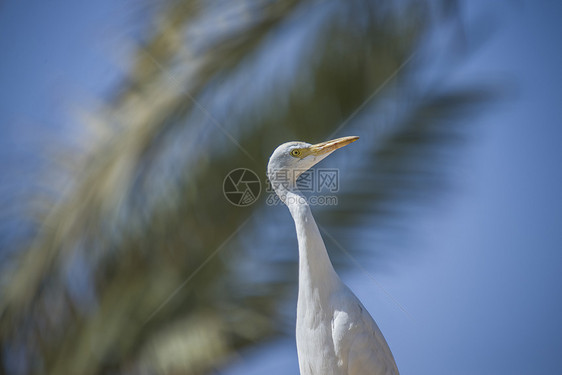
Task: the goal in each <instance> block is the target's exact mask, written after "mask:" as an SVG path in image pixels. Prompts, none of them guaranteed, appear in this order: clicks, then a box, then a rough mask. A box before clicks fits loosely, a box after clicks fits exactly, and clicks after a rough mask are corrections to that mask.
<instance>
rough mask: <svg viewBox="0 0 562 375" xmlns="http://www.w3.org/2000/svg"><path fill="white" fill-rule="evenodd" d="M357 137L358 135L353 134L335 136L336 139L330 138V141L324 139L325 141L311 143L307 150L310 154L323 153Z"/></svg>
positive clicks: (346, 143) (353, 140) (344, 144)
mask: <svg viewBox="0 0 562 375" xmlns="http://www.w3.org/2000/svg"><path fill="white" fill-rule="evenodd" d="M358 139H359V137H355V136H352V137H342V138H336V139H332V140H331V141H326V142H322V143H317V144H315V145H312V146H310V147H309V150H310V153H311V154H312V155H316V156H318V155H323V154H326V153H328V152H332V151H335V150H337V149H338V148H341V147H343V146H347V145H348V144H350V143H353V142H355V141H356V140H358Z"/></svg>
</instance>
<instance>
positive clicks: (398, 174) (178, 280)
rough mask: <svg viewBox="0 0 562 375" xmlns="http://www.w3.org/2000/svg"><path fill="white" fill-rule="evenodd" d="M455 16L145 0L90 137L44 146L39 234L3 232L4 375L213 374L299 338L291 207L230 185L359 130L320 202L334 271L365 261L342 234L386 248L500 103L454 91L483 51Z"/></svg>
mask: <svg viewBox="0 0 562 375" xmlns="http://www.w3.org/2000/svg"><path fill="white" fill-rule="evenodd" d="M460 9H461V7H460V6H459V2H458V1H455V0H437V1H389V0H377V1H366V0H361V1H359V0H347V1H339V0H325V1H304V0H302V1H298V0H276V1H272V0H267V1H266V0H253V1H221V0H217V1H196V0H173V1H166V2H163V3H162V4H161V5H159V6H157V7H156V6H152V7H149V10H148V11H147V12H148V14H149V17H146V18H145V19H146V22H148V24H147V25H146V27H143V30H144V31H143V32H142V33H141V34H142V35H140V36H139V37H138V38H137V39H134V40H127V41H124V43H128V44H127V46H126V48H132V50H133V51H134V52H133V54H132V59H131V60H130V61H127V62H123V63H122V65H123V66H122V67H121V68H122V69H124V73H123V76H122V79H121V80H120V82H119V84H117V85H116V86H114V87H111V88H109V89H108V90H107V93H106V95H105V96H104V97H102V98H98V99H99V102H98V103H97V104H96V105H90V106H88V105H86V104H83V105H82V103H76V104H77V106H78V107H79V108H80V110H81V112H80V113H81V117H80V121H77V124H76V126H77V128H79V129H80V134H81V136H80V137H78V139H77V140H74V142H73V143H70V142H66V143H65V142H60V144H56V143H53V144H51V145H50V146H51V147H48V156H49V158H50V160H52V162H51V164H50V168H49V170H48V172H47V173H46V174H45V175H44V176H42V177H43V178H41V179H37V180H36V186H34V187H33V189H32V192H33V194H31V195H30V197H29V199H28V200H27V206H26V208H25V210H21V212H19V213H18V214H19V215H20V216H19V217H18V220H24V221H26V222H27V223H28V224H29V226H30V228H31V230H29V231H26V232H25V235H21V236H19V237H17V238H15V239H14V238H13V237H9V238H8V237H6V238H4V239H3V243H2V246H4V247H5V248H8V247H9V248H10V249H11V250H10V251H9V252H7V251H6V252H5V253H4V254H3V262H2V265H1V272H0V275H1V279H0V357H1V361H0V363H1V364H2V366H1V373H5V374H19V373H30V374H83V375H88V374H114V373H115V374H116V373H122V374H133V373H135V374H136V373H143V374H209V373H213V372H215V371H217V370H219V369H221V368H223V367H224V366H227V365H228V363H229V360H230V359H232V358H233V357H234V356H235V355H236V353H237V352H239V351H241V350H244V349H246V348H250V347H255V346H258V345H260V344H263V343H264V342H266V341H268V340H270V339H274V338H277V337H280V336H282V335H284V334H290V335H291V334H292V330H293V327H294V321H293V319H294V317H293V316H292V315H291V314H292V309H291V308H287V306H290V307H292V306H293V305H294V301H293V299H294V298H296V295H295V288H296V283H297V277H296V276H297V272H296V271H297V265H296V262H297V252H296V239H295V235H294V228H293V224H292V222H291V220H290V218H289V216H288V213H287V212H286V209H285V208H283V207H270V206H268V205H267V204H266V199H265V197H266V194H267V193H262V196H261V197H260V199H259V200H258V202H256V203H255V204H253V205H251V206H250V207H245V208H240V207H236V206H234V205H231V204H230V203H229V202H228V201H227V200H226V199H225V198H224V196H223V191H222V186H223V180H224V178H225V176H226V175H227V174H228V172H229V171H231V170H233V169H235V168H240V167H245V168H249V169H252V170H253V171H255V172H256V173H257V174H258V175H259V176H260V178H262V182H263V185H262V186H263V187H265V183H266V179H265V168H266V165H267V160H268V157H269V155H270V154H271V152H272V151H273V149H274V148H275V147H276V146H277V145H278V144H281V143H283V142H286V141H289V140H304V141H308V142H319V141H322V140H325V139H328V138H332V137H336V136H344V135H359V136H361V141H360V142H358V143H356V144H354V145H353V149H349V150H346V151H347V152H346V153H342V155H338V156H334V157H333V158H331V160H330V161H329V163H330V165H329V166H330V167H334V168H339V169H340V171H341V174H340V189H339V192H338V193H337V196H338V202H339V204H338V205H337V206H326V207H315V208H314V211H315V214H316V216H317V218H318V221H319V223H320V226H321V228H322V230H323V231H325V232H326V233H328V234H329V235H328V236H325V240H326V242H327V244H328V248H330V251H331V256H332V258H333V260H334V262H335V263H336V268H338V269H339V270H342V269H344V268H345V267H347V266H349V265H350V264H351V263H352V260H350V258H348V257H346V256H345V254H342V253H341V252H340V251H338V247H337V246H334V243H333V241H337V242H338V243H342V244H346V249H348V250H349V251H350V252H351V253H353V254H354V257H359V258H360V257H362V256H367V255H368V256H369V257H373V256H374V257H378V259H381V260H384V259H387V260H390V258H389V254H388V252H385V250H384V249H385V248H386V247H385V246H384V245H385V244H386V243H387V242H388V241H389V240H390V239H393V238H396V237H400V236H401V235H402V234H403V233H402V232H403V231H404V229H405V227H406V225H404V223H405V221H404V219H406V218H407V217H408V213H409V212H411V210H412V209H416V207H419V206H420V205H424V204H428V203H429V204H431V203H432V202H434V200H433V198H435V197H436V196H437V195H438V193H441V192H443V188H444V187H446V186H447V178H446V177H447V172H448V171H449V169H450V166H451V161H452V160H455V158H456V157H457V156H458V154H459V153H460V151H461V150H462V148H459V145H461V144H462V143H463V142H464V141H466V139H467V137H469V136H470V131H471V128H470V126H469V125H470V124H471V120H472V119H473V116H474V115H475V114H476V113H478V110H480V109H481V108H483V105H484V104H486V103H489V102H490V100H491V99H492V98H493V97H492V95H491V91H490V90H489V89H488V88H485V87H483V86H482V85H477V84H475V85H474V86H473V87H465V88H463V89H459V88H458V87H457V88H455V89H450V88H447V85H446V84H444V82H445V78H446V77H447V72H449V71H450V70H452V69H454V66H455V64H456V63H458V62H459V61H461V60H462V59H463V58H465V57H466V56H467V55H468V54H470V52H471V48H468V47H467V45H466V43H465V40H464V38H463V14H462V12H461V11H460ZM143 19H144V18H143ZM437 32H438V33H439V35H441V36H443V35H446V37H445V38H442V40H441V39H439V40H436V38H435V35H436V33H437ZM124 48H125V46H124ZM116 69H117V67H116ZM54 150H56V151H54ZM343 154H345V155H343ZM325 163H326V162H325ZM324 165H327V164H324ZM12 204H13V202H12ZM4 208H5V209H7V210H8V208H9V207H8V206H5V207H4ZM6 212H7V211H6ZM11 212H13V211H11ZM8 240H9V241H8ZM398 248H400V247H399V246H398ZM6 254H9V255H6ZM393 259H394V258H393ZM380 264H381V267H384V265H386V266H388V265H390V264H391V262H389V261H387V262H381V263H380Z"/></svg>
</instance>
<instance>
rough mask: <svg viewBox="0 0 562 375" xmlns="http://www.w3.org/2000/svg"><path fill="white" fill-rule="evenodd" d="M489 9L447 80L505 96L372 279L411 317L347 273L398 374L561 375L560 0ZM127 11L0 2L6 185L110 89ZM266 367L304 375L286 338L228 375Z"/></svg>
mask: <svg viewBox="0 0 562 375" xmlns="http://www.w3.org/2000/svg"><path fill="white" fill-rule="evenodd" d="M478 3H485V2H478ZM473 4H474V3H473ZM496 4H497V3H496ZM495 6H496V8H495V13H496V14H499V17H498V20H497V22H496V21H494V22H495V23H494V24H495V26H496V27H495V31H494V33H493V34H492V37H491V38H490V40H489V41H487V42H486V43H485V44H484V45H483V46H482V47H481V48H480V49H479V50H478V51H477V52H476V53H475V54H474V56H473V57H471V58H470V60H469V61H467V62H465V63H464V64H463V66H462V68H461V69H459V71H457V72H456V73H455V74H454V75H453V76H452V77H451V84H452V85H453V84H457V83H458V84H460V83H466V82H472V81H474V80H485V79H489V80H492V81H494V82H499V83H501V84H502V85H503V87H506V90H507V91H508V92H507V94H508V95H506V98H505V99H504V100H503V101H502V102H501V103H500V104H499V105H497V106H496V107H494V108H492V109H491V110H489V111H488V112H487V113H486V114H485V115H484V116H482V117H480V118H478V119H477V120H476V121H477V122H478V124H477V126H476V128H477V130H476V131H475V136H474V137H473V138H472V142H471V145H470V147H468V151H467V152H466V155H464V157H463V158H462V159H463V160H462V162H461V163H460V164H459V166H458V168H457V170H456V171H455V177H456V178H457V181H455V182H456V183H455V186H456V189H455V193H454V194H451V195H449V196H447V197H446V198H445V199H444V201H443V202H442V204H439V205H437V206H436V207H435V208H434V209H431V210H428V211H427V212H425V213H424V214H423V215H419V216H418V217H417V218H416V219H415V220H413V221H412V224H411V226H412V227H413V228H414V229H413V232H414V236H413V240H412V243H411V244H410V246H414V247H418V248H419V251H417V252H415V254H416V255H415V256H413V257H412V256H411V254H410V253H408V256H407V257H406V256H404V257H403V258H402V259H401V263H400V266H399V267H395V268H394V270H393V272H392V273H391V274H390V273H389V274H382V275H375V277H376V278H377V280H378V282H380V283H381V284H382V285H383V287H384V288H385V290H386V291H387V292H388V293H390V294H391V295H392V296H393V299H394V300H396V301H398V303H399V304H400V305H402V306H404V308H405V309H406V310H407V312H408V314H409V316H408V315H406V314H405V313H404V312H402V311H401V309H400V308H399V307H398V306H397V304H396V303H395V302H394V301H393V300H392V299H390V298H388V296H387V295H386V294H385V292H384V291H383V290H381V289H380V288H379V287H378V286H377V285H376V284H375V283H373V281H372V280H371V279H370V278H369V277H368V276H366V275H364V274H363V273H361V272H351V273H348V274H344V275H343V279H344V281H346V282H347V283H348V284H349V285H350V287H351V288H352V289H353V290H354V291H355V292H356V294H357V295H358V296H359V297H360V298H361V299H362V300H363V302H364V303H365V305H366V307H367V308H368V309H369V311H370V312H371V313H372V315H373V316H374V318H375V320H377V322H378V324H379V326H380V327H381V329H382V330H383V332H384V334H385V336H386V337H387V339H388V341H389V343H390V345H391V348H392V350H393V352H394V354H395V357H396V360H397V362H398V365H399V368H400V370H401V373H402V375H407V374H461V375H462V374H479V375H483V374H510V375H513V374H531V373H532V374H553V373H562V359H560V358H561V357H560V350H561V349H562V323H561V322H560V317H561V316H562V272H561V271H560V268H561V266H562V251H561V250H562V197H561V192H562V168H561V166H560V164H561V162H562V128H561V126H562V95H561V92H560V91H561V90H562V89H561V88H562V72H561V67H562V48H560V45H559V39H560V37H562V27H561V26H560V20H559V19H560V14H562V5H560V3H557V2H555V1H543V2H531V1H526V2H525V1H521V2H516V3H515V4H512V5H506V4H505V3H503V4H502V5H495ZM29 9H34V10H33V11H30V10H29ZM123 9H124V6H123V5H115V4H114V3H113V2H111V1H100V2H86V1H79V2H63V1H53V2H48V3H47V2H40V1H20V2H15V1H12V2H5V3H3V4H2V5H0V51H2V55H3V56H2V61H1V69H0V87H2V90H0V136H1V140H0V146H2V151H1V155H2V157H3V159H4V160H5V161H8V162H5V163H4V165H2V166H1V167H0V172H2V180H1V181H2V183H6V182H7V181H8V179H10V178H11V177H10V176H11V175H10V173H14V172H13V170H14V169H16V168H15V167H14V166H16V167H17V165H18V163H19V162H20V161H21V160H23V159H22V158H23V157H24V156H25V155H27V154H29V153H30V152H32V151H33V147H35V146H36V145H37V144H36V143H34V139H35V138H36V137H37V133H38V132H39V133H42V132H48V131H49V129H51V130H52V129H57V128H58V129H60V126H64V125H68V121H69V119H68V118H67V116H66V115H65V113H66V110H67V109H68V108H67V106H68V105H69V104H70V103H71V102H70V101H69V102H67V101H68V98H73V97H74V98H75V97H76V96H84V97H88V96H92V97H93V96H95V95H96V94H99V93H101V92H102V91H103V90H104V89H105V88H107V86H108V85H109V84H111V83H112V82H113V80H114V79H115V77H116V73H115V72H114V67H115V64H114V63H113V62H112V61H111V58H108V56H107V54H106V51H107V48H108V46H107V44H106V43H107V40H108V38H107V37H108V35H122V34H123V33H126V32H130V31H131V29H132V28H133V27H132V26H131V25H132V24H134V22H132V21H133V20H132V18H131V17H132V16H131V14H132V13H131V12H128V11H123ZM471 9H474V10H475V12H476V11H477V10H478V9H483V8H482V6H481V5H472V8H471ZM471 27H472V28H471ZM69 30H71V32H69ZM468 30H469V31H471V30H472V31H474V32H475V33H476V32H478V30H477V26H476V25H472V26H471V25H470V23H469V25H468ZM469 37H470V33H469ZM109 44H111V37H110V38H109ZM116 58H118V57H116ZM8 164H10V165H8ZM264 372H268V373H269V374H271V375H274V374H288V373H297V372H298V366H297V360H296V350H295V347H294V342H293V341H292V340H287V341H285V342H281V343H276V344H272V345H271V346H270V347H265V348H263V349H260V350H258V351H255V352H250V353H245V354H242V355H241V357H240V358H238V359H236V361H235V364H234V366H233V367H232V368H231V369H229V370H226V371H224V373H225V374H230V375H238V374H246V375H248V374H263V373H264Z"/></svg>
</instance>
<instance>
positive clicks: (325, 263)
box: [276, 187, 340, 300]
mask: <svg viewBox="0 0 562 375" xmlns="http://www.w3.org/2000/svg"><path fill="white" fill-rule="evenodd" d="M276 192H277V194H278V195H279V196H280V197H281V198H282V199H283V200H284V202H285V204H286V205H287V207H288V208H289V211H290V212H291V216H292V217H293V220H294V221H295V228H296V231H297V240H298V245H299V296H300V295H302V293H304V292H307V291H314V290H316V291H318V292H321V291H322V290H332V288H333V287H335V286H337V285H338V284H339V283H340V279H339V277H338V275H337V274H336V271H335V270H334V267H333V266H332V262H330V258H329V256H328V252H327V251H326V246H325V245H324V241H323V240H322V236H321V235H320V231H319V230H318V226H317V225H316V222H315V221H314V217H313V216H312V212H311V210H310V207H309V205H308V203H307V202H306V199H305V197H304V196H303V195H302V194H301V193H300V192H299V191H298V190H297V189H296V188H287V187H278V188H277V189H276ZM299 300H300V298H299Z"/></svg>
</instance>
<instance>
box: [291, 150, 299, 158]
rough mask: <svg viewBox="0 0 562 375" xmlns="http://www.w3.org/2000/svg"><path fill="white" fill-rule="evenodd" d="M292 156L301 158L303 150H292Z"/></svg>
mask: <svg viewBox="0 0 562 375" xmlns="http://www.w3.org/2000/svg"><path fill="white" fill-rule="evenodd" d="M291 156H294V157H299V156H301V150H297V149H295V150H292V151H291Z"/></svg>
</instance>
